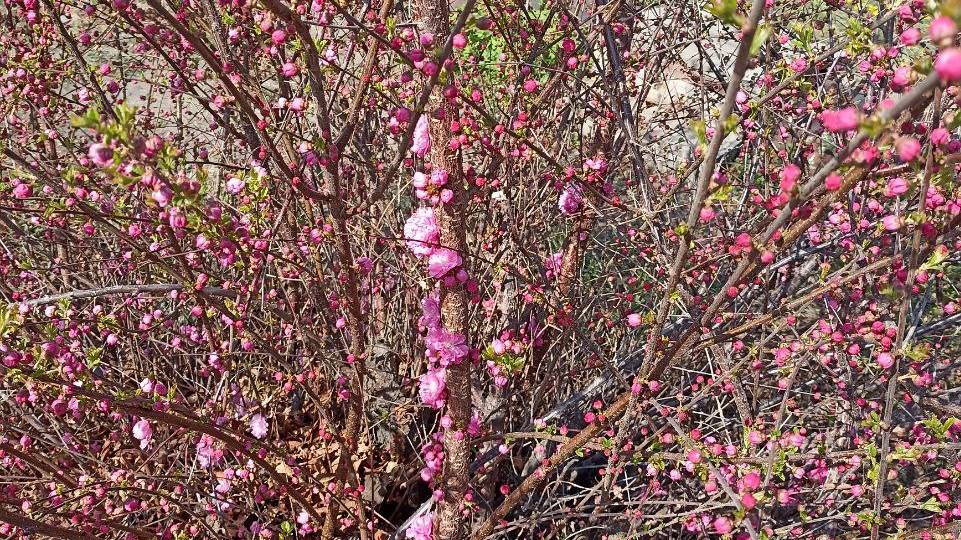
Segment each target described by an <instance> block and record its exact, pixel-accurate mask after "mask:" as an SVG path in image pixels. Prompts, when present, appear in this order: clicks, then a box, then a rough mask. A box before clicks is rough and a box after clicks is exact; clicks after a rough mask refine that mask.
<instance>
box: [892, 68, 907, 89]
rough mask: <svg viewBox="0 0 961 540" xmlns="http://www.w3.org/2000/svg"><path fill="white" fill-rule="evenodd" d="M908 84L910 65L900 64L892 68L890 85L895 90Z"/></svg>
mask: <svg viewBox="0 0 961 540" xmlns="http://www.w3.org/2000/svg"><path fill="white" fill-rule="evenodd" d="M909 84H911V68H910V67H907V66H902V67H899V68H898V69H896V70H894V76H893V77H891V86H892V87H894V89H895V90H903V89H904V88H905V87H906V86H907V85H909Z"/></svg>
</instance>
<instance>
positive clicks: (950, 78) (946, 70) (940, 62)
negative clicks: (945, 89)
mask: <svg viewBox="0 0 961 540" xmlns="http://www.w3.org/2000/svg"><path fill="white" fill-rule="evenodd" d="M934 71H935V72H937V74H938V77H941V80H942V81H945V82H957V81H959V80H961V49H958V48H955V47H951V48H950V49H945V50H943V51H941V52H940V53H939V54H938V57H937V58H936V59H935V60H934Z"/></svg>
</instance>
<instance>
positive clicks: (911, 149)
mask: <svg viewBox="0 0 961 540" xmlns="http://www.w3.org/2000/svg"><path fill="white" fill-rule="evenodd" d="M895 148H896V149H897V151H898V157H899V158H901V161H914V159H915V158H916V157H918V154H920V153H921V143H919V142H918V140H917V139H915V138H914V137H901V138H900V139H898V141H897V142H896V143H895Z"/></svg>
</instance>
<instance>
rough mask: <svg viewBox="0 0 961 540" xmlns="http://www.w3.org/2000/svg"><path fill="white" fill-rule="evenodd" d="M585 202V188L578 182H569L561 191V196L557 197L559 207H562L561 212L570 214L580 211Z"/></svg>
mask: <svg viewBox="0 0 961 540" xmlns="http://www.w3.org/2000/svg"><path fill="white" fill-rule="evenodd" d="M583 204H584V188H582V187H581V186H580V184H576V183H572V184H568V185H567V187H566V188H564V191H562V192H561V196H560V197H559V198H558V199H557V207H558V208H560V210H561V213H563V214H566V215H568V216H570V215H573V214H576V213H577V212H578V211H580V209H581V206H583Z"/></svg>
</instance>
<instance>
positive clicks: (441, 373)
mask: <svg viewBox="0 0 961 540" xmlns="http://www.w3.org/2000/svg"><path fill="white" fill-rule="evenodd" d="M421 307H422V309H423V315H422V316H421V317H420V321H419V322H420V325H421V327H422V328H423V329H425V330H426V331H427V334H426V337H425V338H424V341H425V344H426V346H427V351H426V356H427V362H428V370H427V373H425V374H423V375H421V376H420V379H419V383H420V386H419V393H420V400H421V401H422V402H423V403H424V404H425V405H427V406H429V407H432V408H434V409H440V408H442V407H443V406H444V404H445V403H446V402H447V369H446V368H448V367H449V366H453V365H457V364H460V363H461V362H462V361H464V359H465V358H467V355H468V354H469V353H470V348H469V347H468V346H467V339H466V338H465V337H464V336H463V335H461V334H458V333H455V332H451V331H449V330H447V329H446V328H444V327H443V326H442V325H441V320H440V302H439V301H438V300H437V297H436V296H435V295H433V294H432V295H429V296H428V297H427V298H425V299H424V300H423V301H422V302H421Z"/></svg>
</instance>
